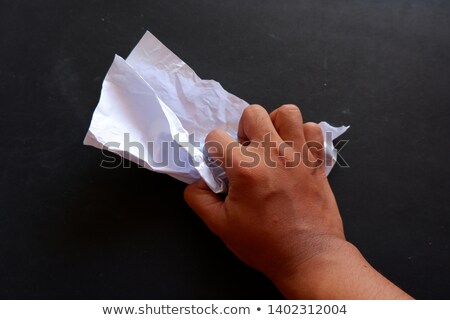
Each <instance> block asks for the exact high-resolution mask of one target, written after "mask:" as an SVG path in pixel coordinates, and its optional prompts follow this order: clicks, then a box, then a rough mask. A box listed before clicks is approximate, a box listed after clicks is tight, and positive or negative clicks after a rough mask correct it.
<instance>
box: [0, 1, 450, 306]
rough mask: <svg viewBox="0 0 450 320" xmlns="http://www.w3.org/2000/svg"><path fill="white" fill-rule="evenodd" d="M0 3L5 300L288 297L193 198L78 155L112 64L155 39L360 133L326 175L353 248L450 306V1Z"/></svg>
mask: <svg viewBox="0 0 450 320" xmlns="http://www.w3.org/2000/svg"><path fill="white" fill-rule="evenodd" d="M0 3H1V11H0V12H1V13H0V24H1V38H0V41H1V42H0V43H1V46H0V48H1V50H0V61H1V64H0V95H1V99H0V103H1V109H0V110H1V111H0V112H1V113H0V136H1V138H2V140H1V144H0V150H1V166H0V181H1V182H0V188H1V190H0V298H87V299H89V298H104V299H109V298H118V299H126V298H134V299H152V298H160V299H165V298H168V299H170V298H187V299H197V298H217V299H221V298H244V299H245V298H255V299H260V298H265V299H271V298H280V297H281V295H280V294H279V293H278V291H277V290H276V288H275V287H274V286H273V285H272V284H271V283H270V282H269V281H268V280H266V279H265V277H264V276H262V275H261V274H259V273H258V272H256V271H254V270H252V269H250V268H249V267H247V266H245V265H244V264H243V263H241V262H240V261H239V260H237V258H235V257H234V256H233V255H232V254H231V253H230V252H228V250H227V249H226V248H225V246H224V245H222V243H221V241H220V240H219V239H217V238H216V237H215V236H213V235H212V234H211V233H210V232H209V231H208V229H207V228H206V227H205V226H204V225H203V223H202V222H201V221H200V220H199V218H197V216H196V215H195V214H194V213H193V212H192V211H191V210H190V209H189V208H188V207H187V206H186V204H185V203H184V201H183V197H182V191H183V188H184V185H183V183H181V182H178V181H176V180H174V179H172V178H170V177H167V176H164V175H159V174H155V173H152V172H150V171H146V170H144V169H138V168H136V166H134V165H133V166H132V168H131V169H115V170H106V169H102V168H100V167H99V164H100V161H101V159H102V155H101V152H100V151H99V150H97V149H94V148H91V147H86V146H83V145H82V140H83V138H84V135H85V133H86V131H87V129H88V126H89V123H90V120H91V116H92V112H93V111H94V108H95V106H96V104H97V102H98V98H99V94H100V89H101V83H102V80H103V78H104V76H105V74H106V72H107V70H108V68H109V66H110V64H111V62H112V59H113V55H114V54H115V53H118V54H119V55H121V56H123V57H126V56H127V55H128V53H129V52H130V51H131V50H132V48H133V47H134V45H135V44H136V43H137V42H138V41H139V39H140V38H141V36H142V35H143V34H144V31H145V30H147V29H148V30H150V31H151V32H152V33H153V34H155V35H156V36H157V37H158V38H159V39H160V40H161V41H162V42H163V43H164V44H165V45H167V46H168V47H169V48H170V49H171V50H173V51H174V52H175V53H176V54H177V55H179V56H180V57H181V58H182V59H183V60H185V61H186V62H187V63H188V64H189V65H190V66H191V67H192V68H193V69H194V70H195V71H196V72H197V73H198V75H199V76H200V77H202V78H208V79H210V78H212V79H215V80H217V81H219V82H220V83H221V84H222V85H223V86H224V87H225V88H226V89H227V90H229V91H230V92H232V93H234V94H236V95H237V96H239V97H241V98H243V99H245V100H246V101H248V102H252V103H259V104H262V105H264V106H265V107H266V108H267V109H269V110H273V109H274V108H276V107H277V106H279V105H281V104H283V103H295V104H298V105H300V106H301V109H302V111H303V114H304V118H305V120H306V121H320V120H327V121H329V122H330V123H332V124H334V125H342V124H349V125H351V129H350V130H349V131H348V132H347V133H346V135H345V138H346V139H349V140H350V142H349V144H348V145H347V146H346V147H345V148H344V149H343V150H342V155H343V156H344V158H345V159H346V160H347V162H348V163H349V164H350V166H351V168H350V169H343V168H335V169H334V171H333V172H332V174H331V175H330V181H331V184H332V187H333V190H334V191H335V195H336V198H337V200H338V203H339V206H340V209H341V213H342V216H343V219H344V223H345V226H346V234H347V237H348V239H349V240H350V241H352V242H353V243H355V244H356V245H357V247H358V248H359V249H360V250H361V251H362V252H363V254H364V255H365V256H366V257H367V259H368V260H369V261H370V262H371V263H372V264H373V265H374V266H375V267H376V268H377V269H378V270H380V271H381V272H382V273H383V274H384V275H386V276H387V277H388V278H390V279H391V280H393V281H394V282H395V283H396V284H398V285H399V286H400V287H402V288H403V289H405V290H406V291H407V292H409V293H410V294H412V295H413V296H415V297H416V298H422V299H430V298H447V299H448V298H450V274H449V270H450V268H449V266H450V258H449V244H450V218H449V211H450V182H449V181H450V169H449V165H450V162H449V160H450V152H449V138H450V111H449V108H450V105H449V102H450V88H449V85H450V79H449V77H450V64H449V62H450V59H449V54H450V53H449V52H450V22H449V21H450V19H449V15H450V2H449V1H447V0H443V1H437V0H423V1H418V0H411V1H406V0H405V1H400V0H379V1H375V0H373V1H371V0H365V1H356V0H355V1H332V0H329V1H324V0H319V1H303V0H289V1H288V0H282V1H279V0H277V1H275V0H274V1H242V0H240V1H234V0H233V1H200V0H189V1H186V0H183V1H137V0H134V1H111V0H108V1H106V0H104V1H92V0H89V1H56V0H55V1H38V0H37V1H19V0H16V1H1V2H0ZM164 197H168V198H170V199H171V201H169V202H166V201H164V200H163V198H164Z"/></svg>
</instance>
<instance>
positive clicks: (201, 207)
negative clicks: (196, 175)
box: [184, 179, 225, 234]
mask: <svg viewBox="0 0 450 320" xmlns="http://www.w3.org/2000/svg"><path fill="white" fill-rule="evenodd" d="M184 200H186V202H187V204H188V205H189V206H190V207H191V209H192V210H194V211H195V212H196V213H197V214H198V215H199V217H200V218H201V219H202V220H203V221H204V222H205V223H206V225H207V226H208V227H209V229H210V230H211V231H212V232H214V233H216V234H217V233H219V232H220V230H221V229H222V228H223V227H224V225H225V215H224V212H223V200H222V199H221V198H220V197H219V196H218V195H217V194H215V193H214V192H212V191H211V189H210V188H209V187H208V185H207V184H206V183H205V181H203V180H202V179H200V180H198V181H196V182H194V183H192V184H190V185H188V186H187V187H186V189H184Z"/></svg>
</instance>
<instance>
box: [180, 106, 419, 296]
mask: <svg viewBox="0 0 450 320" xmlns="http://www.w3.org/2000/svg"><path fill="white" fill-rule="evenodd" d="M267 134H269V135H270V141H271V142H272V145H271V148H263V147H262V142H264V141H267V137H268V136H267ZM238 137H239V144H237V143H236V141H234V139H233V138H232V137H231V136H230V135H228V134H227V133H226V132H224V131H220V130H215V131H212V132H211V133H210V134H209V135H208V136H207V138H206V141H205V143H206V146H208V145H209V146H211V145H214V146H215V147H214V148H210V150H208V151H209V155H210V157H212V158H213V159H215V160H217V161H218V162H219V163H221V164H222V166H223V167H224V169H225V171H226V173H227V175H228V178H229V190H228V195H227V196H226V198H225V199H222V198H221V197H219V196H218V195H217V194H214V193H213V192H212V191H211V190H210V189H209V188H208V186H207V185H206V183H205V182H204V181H202V180H199V181H197V182H195V183H193V184H191V185H189V186H188V187H187V188H186V190H185V193H184V196H185V200H186V202H187V203H188V204H189V206H190V207H191V208H192V209H193V210H194V211H195V212H196V213H197V214H198V215H199V216H200V218H201V219H202V220H203V221H204V222H205V223H206V224H207V225H208V227H209V228H210V230H211V231H212V232H214V233H215V234H216V235H217V236H219V237H220V238H221V239H222V240H223V242H224V243H225V244H226V245H227V247H228V248H229V249H230V250H231V251H232V252H233V253H234V254H236V256H238V257H239V258H240V259H241V260H242V261H244V262H245V263H247V264H248V265H250V266H252V267H253V268H255V269H257V270H259V271H261V272H262V273H264V274H265V275H266V276H267V277H269V278H270V279H271V280H272V281H273V283H274V284H275V285H276V286H277V287H278V288H279V290H280V291H281V292H282V293H283V295H284V296H285V297H286V298H291V299H412V298H411V297H410V296H409V295H408V294H406V293H405V292H403V291H402V290H401V289H400V288H398V287H397V286H395V285H394V284H393V283H392V282H390V281H389V280H387V279H386V278H384V277H383V276H382V275H381V274H380V273H378V272H377V271H376V270H375V269H374V268H373V267H372V266H371V265H370V264H369V263H368V262H367V261H366V260H365V259H364V257H363V256H362V254H361V253H360V252H359V250H358V249H357V248H356V247H355V246H354V245H352V244H351V243H349V242H348V241H346V239H345V235H344V229H343V225H342V220H341V217H340V214H339V209H338V206H337V204H336V200H335V198H334V195H333V192H332V190H331V188H330V185H329V183H328V180H327V177H326V175H325V170H324V161H323V160H324V151H323V148H321V147H320V145H321V144H322V143H323V136H322V132H321V130H320V127H319V126H318V125H317V124H315V123H305V124H304V123H303V119H302V115H301V112H300V110H299V108H298V107H296V106H295V105H284V106H281V107H280V108H278V109H276V110H275V111H273V112H272V113H271V114H270V115H269V114H268V113H267V111H266V110H265V109H264V108H263V107H261V106H259V105H251V106H249V107H247V108H246V109H245V110H244V112H243V114H242V117H241V120H240V123H239V132H238ZM265 137H266V140H264V139H265ZM318 143H319V144H318ZM217 146H220V148H217ZM266 146H267V145H266ZM212 149H214V150H212ZM268 150H269V151H268ZM249 152H252V154H253V155H258V156H259V159H269V160H270V161H265V162H264V161H259V163H257V164H256V165H252V166H249V165H245V164H246V163H250V162H251V161H252V160H254V156H253V157H249V155H248V154H249ZM299 155H300V156H301V159H302V160H303V162H302V163H300V164H299V165H296V166H289V165H288V164H289V163H292V161H293V160H294V159H296V158H295V157H296V156H299ZM268 162H269V163H271V164H272V165H270V166H268V165H267V163H268ZM252 163H253V164H254V162H252ZM306 164H307V165H306Z"/></svg>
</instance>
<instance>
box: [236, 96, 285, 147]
mask: <svg viewBox="0 0 450 320" xmlns="http://www.w3.org/2000/svg"><path fill="white" fill-rule="evenodd" d="M267 134H270V136H269V137H268V136H267ZM238 137H239V142H241V143H245V142H248V141H255V142H261V141H265V139H267V138H270V140H271V141H274V142H276V143H277V144H278V145H279V144H281V143H282V142H283V140H282V139H281V137H280V136H279V135H278V133H277V131H276V130H275V127H274V126H273V123H272V120H271V119H270V116H269V114H268V113H267V111H266V109H264V108H263V107H261V106H260V105H256V104H255V105H250V106H248V107H247V108H245V110H244V112H243V113H242V116H241V120H240V121H239V130H238Z"/></svg>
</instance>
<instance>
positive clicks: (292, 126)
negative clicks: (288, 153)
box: [270, 104, 305, 150]
mask: <svg viewBox="0 0 450 320" xmlns="http://www.w3.org/2000/svg"><path fill="white" fill-rule="evenodd" d="M270 118H271V120H272V122H273V125H274V127H275V129H276V130H277V132H278V134H279V135H280V137H281V139H283V140H284V141H286V142H289V141H290V142H294V148H295V149H297V150H301V148H302V147H303V144H304V142H305V137H304V133H303V118H302V114H301V112H300V109H299V108H298V107H297V106H295V105H293V104H285V105H283V106H281V107H279V108H278V109H276V110H275V111H273V112H272V113H271V114H270Z"/></svg>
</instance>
